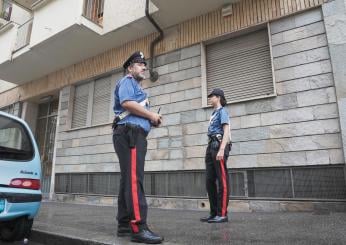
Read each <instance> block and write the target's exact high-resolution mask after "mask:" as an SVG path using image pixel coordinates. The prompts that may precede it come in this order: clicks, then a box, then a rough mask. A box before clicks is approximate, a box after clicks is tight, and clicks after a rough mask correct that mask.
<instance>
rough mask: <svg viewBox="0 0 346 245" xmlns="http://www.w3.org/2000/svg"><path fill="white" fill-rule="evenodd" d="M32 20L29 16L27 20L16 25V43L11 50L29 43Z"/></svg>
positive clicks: (18, 48)
mask: <svg viewBox="0 0 346 245" xmlns="http://www.w3.org/2000/svg"><path fill="white" fill-rule="evenodd" d="M32 22H33V19H32V18H31V19H29V20H28V21H26V22H24V23H23V24H22V25H20V26H18V29H17V38H16V44H15V47H14V50H13V52H16V51H18V50H20V49H21V48H23V47H25V46H27V45H29V43H30V37H31V31H32Z"/></svg>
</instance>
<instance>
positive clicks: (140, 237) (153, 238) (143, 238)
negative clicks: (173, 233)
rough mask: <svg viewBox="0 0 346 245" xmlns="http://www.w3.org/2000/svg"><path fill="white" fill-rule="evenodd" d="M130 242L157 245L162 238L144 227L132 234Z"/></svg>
mask: <svg viewBox="0 0 346 245" xmlns="http://www.w3.org/2000/svg"><path fill="white" fill-rule="evenodd" d="M131 241H132V242H139V243H147V244H159V243H161V242H162V241H163V237H160V236H159V235H157V234H155V233H154V232H152V231H151V230H150V229H149V228H148V227H144V228H141V229H140V230H139V232H137V233H132V235H131Z"/></svg>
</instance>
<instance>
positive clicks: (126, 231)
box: [117, 224, 131, 237]
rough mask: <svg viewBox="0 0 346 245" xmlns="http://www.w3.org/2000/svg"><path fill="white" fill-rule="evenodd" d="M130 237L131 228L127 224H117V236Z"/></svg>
mask: <svg viewBox="0 0 346 245" xmlns="http://www.w3.org/2000/svg"><path fill="white" fill-rule="evenodd" d="M130 235H131V227H130V225H129V224H118V230H117V236H118V237H124V236H130Z"/></svg>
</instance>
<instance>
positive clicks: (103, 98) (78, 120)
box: [71, 73, 121, 128]
mask: <svg viewBox="0 0 346 245" xmlns="http://www.w3.org/2000/svg"><path fill="white" fill-rule="evenodd" d="M120 76H121V73H117V74H114V75H112V76H106V77H102V78H99V79H96V80H94V81H90V82H87V83H83V84H81V85H78V86H76V87H75V92H74V99H73V111H72V125H71V126H72V128H79V127H86V126H93V125H99V124H103V123H109V121H110V118H111V117H110V115H111V114H112V106H111V105H112V96H113V85H114V83H115V81H116V80H118V79H119V78H120Z"/></svg>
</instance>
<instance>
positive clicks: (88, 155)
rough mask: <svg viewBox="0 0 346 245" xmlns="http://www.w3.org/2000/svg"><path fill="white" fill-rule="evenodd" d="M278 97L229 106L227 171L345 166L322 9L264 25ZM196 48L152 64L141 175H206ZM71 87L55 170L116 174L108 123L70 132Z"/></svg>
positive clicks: (65, 96)
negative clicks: (155, 114)
mask: <svg viewBox="0 0 346 245" xmlns="http://www.w3.org/2000/svg"><path fill="white" fill-rule="evenodd" d="M270 32H271V33H270V35H271V41H272V53H273V60H274V70H275V78H276V84H275V86H276V91H277V96H276V97H274V98H268V99H262V100H255V101H249V102H242V103H237V104H231V105H228V106H227V108H228V110H229V111H230V114H231V127H232V139H233V142H234V144H233V150H232V156H231V157H230V158H229V163H228V166H229V167H231V168H248V167H251V168H253V167H272V166H305V165H324V164H340V163H344V160H343V159H344V158H343V152H342V144H341V137H340V125H339V119H338V110H337V105H336V103H335V102H336V97H335V88H334V82H333V76H332V69H331V63H330V58H329V51H328V44H327V41H326V35H325V28H324V23H323V20H322V15H321V12H320V9H315V10H312V11H309V12H304V13H301V14H298V15H295V16H291V17H288V18H285V19H282V20H278V21H275V22H273V23H271V24H270ZM200 50H201V48H200V45H194V46H191V47H188V48H184V49H181V50H176V51H174V52H171V53H168V54H165V55H161V56H159V57H157V59H156V66H157V71H158V72H159V73H160V79H159V81H158V82H156V83H151V82H149V81H145V82H144V84H143V86H144V87H145V88H146V90H147V91H148V93H149V95H150V102H151V106H152V110H153V111H156V110H157V109H158V108H159V107H161V113H162V114H163V118H164V123H163V125H162V127H161V128H158V129H153V130H152V131H151V133H150V134H149V137H148V142H149V144H148V153H147V161H146V170H147V171H165V170H193V169H204V168H205V166H204V154H205V148H206V143H207V137H206V131H207V126H208V120H209V116H210V114H211V108H202V98H201V94H202V91H201V51H200ZM70 91H71V88H70V87H66V88H64V89H63V90H62V91H61V96H60V103H61V111H60V125H59V134H58V136H57V137H58V143H57V160H56V172H57V173H62V172H114V171H115V172H118V171H119V165H118V164H116V163H115V162H117V158H116V155H115V153H114V150H113V145H112V142H111V129H110V125H109V124H107V125H104V126H98V127H92V128H87V129H79V130H71V131H68V130H67V129H68V124H67V121H68V120H67V119H68V115H69V113H68V112H69V111H68V108H69V101H70Z"/></svg>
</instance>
